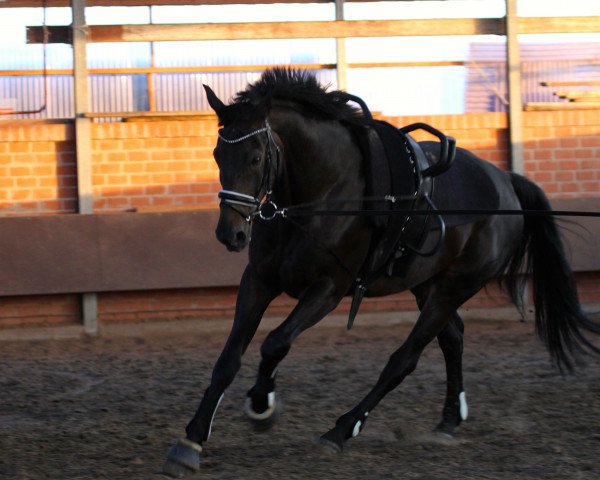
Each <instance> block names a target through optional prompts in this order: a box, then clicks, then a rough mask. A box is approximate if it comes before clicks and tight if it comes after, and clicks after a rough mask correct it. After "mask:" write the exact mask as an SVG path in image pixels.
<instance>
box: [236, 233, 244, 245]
mask: <svg viewBox="0 0 600 480" xmlns="http://www.w3.org/2000/svg"><path fill="white" fill-rule="evenodd" d="M235 239H236V240H237V241H238V242H239V243H244V242H245V241H246V234H245V233H244V232H237V233H236V234H235Z"/></svg>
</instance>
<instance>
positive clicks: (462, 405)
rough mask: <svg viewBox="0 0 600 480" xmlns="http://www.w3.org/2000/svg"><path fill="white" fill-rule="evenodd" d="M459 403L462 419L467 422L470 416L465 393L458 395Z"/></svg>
mask: <svg viewBox="0 0 600 480" xmlns="http://www.w3.org/2000/svg"><path fill="white" fill-rule="evenodd" d="M458 403H459V404H460V418H461V419H462V420H466V419H467V417H468V416H469V406H468V405H467V396H466V395H465V392H464V391H463V392H460V393H459V394H458Z"/></svg>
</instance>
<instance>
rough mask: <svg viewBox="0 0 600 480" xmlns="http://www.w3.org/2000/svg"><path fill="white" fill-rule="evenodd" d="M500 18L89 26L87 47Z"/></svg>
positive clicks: (439, 26)
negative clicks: (92, 43)
mask: <svg viewBox="0 0 600 480" xmlns="http://www.w3.org/2000/svg"><path fill="white" fill-rule="evenodd" d="M502 22H503V21H502V19H498V18H462V19H433V20H431V19H419V20H335V21H315V22H252V23H203V24H151V25H148V24H145V25H90V26H88V29H89V37H88V41H89V42H163V41H173V42H174V41H192V40H193V41H197V40H240V39H274V38H351V37H398V36H430V35H493V34H495V35H503V34H504V26H503V24H502ZM48 29H49V34H50V42H53V40H52V39H59V40H60V43H68V42H67V41H68V35H67V34H66V33H65V31H64V26H63V27H61V26H58V27H56V26H50V27H48ZM27 42H28V43H42V42H43V29H42V27H28V28H27Z"/></svg>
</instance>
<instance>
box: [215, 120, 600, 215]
mask: <svg viewBox="0 0 600 480" xmlns="http://www.w3.org/2000/svg"><path fill="white" fill-rule="evenodd" d="M265 132H266V134H267V152H266V154H267V164H266V166H265V171H264V173H263V177H262V179H261V184H260V187H259V189H258V192H257V194H256V195H255V196H252V195H248V194H245V193H240V192H235V191H232V190H221V191H220V192H219V193H218V197H219V198H220V199H221V204H223V205H226V206H228V207H230V208H232V209H233V210H235V211H236V212H237V213H239V214H240V215H241V216H243V217H244V219H245V220H246V221H247V222H248V223H250V222H251V221H252V219H253V218H254V217H256V216H258V217H259V218H260V219H261V220H266V221H269V220H273V219H275V218H276V217H278V216H279V217H282V218H291V217H309V216H356V217H359V216H360V217H366V216H380V215H387V216H395V215H417V216H425V215H431V214H432V211H431V210H415V209H407V208H401V209H393V210H373V209H353V210H346V209H341V210H326V209H323V210H321V209H318V207H321V206H326V205H332V204H338V205H344V204H349V203H365V202H367V203H368V202H390V203H391V204H392V205H393V204H395V203H397V202H402V201H408V200H414V196H413V195H385V196H375V197H359V198H350V199H343V200H333V201H332V200H328V201H322V202H311V203H304V204H299V205H291V206H288V207H283V208H278V207H277V205H276V204H275V202H274V201H273V200H272V196H273V183H274V182H275V178H276V177H277V174H278V171H279V162H280V149H279V146H278V145H277V143H276V142H275V140H274V139H273V132H272V130H271V126H270V125H269V122H267V121H266V120H265V126H264V127H262V128H259V129H257V130H254V131H253V132H250V133H248V134H246V135H243V136H241V137H238V138H234V139H230V138H226V137H224V136H223V134H222V133H221V132H220V131H219V133H218V135H219V139H220V140H222V141H223V142H225V143H228V144H235V143H240V142H243V141H244V140H247V139H249V138H252V137H254V136H256V135H260V134H261V133H265ZM273 148H274V149H275V153H276V159H275V162H276V165H275V175H273V178H271V165H272V154H271V152H272V150H273ZM265 185H266V193H265V197H264V198H263V199H262V200H261V199H260V198H259V195H260V192H261V190H263V187H265ZM238 205H239V206H243V207H249V208H251V209H252V210H251V212H250V213H249V214H248V215H246V214H244V213H243V212H241V211H239V210H238V209H237V208H236V206H238ZM433 213H435V214H436V215H490V216H491V215H503V216H516V215H521V216H526V217H543V216H557V217H600V211H581V210H506V209H504V210H486V209H469V210H465V209H445V210H439V209H434V212H433Z"/></svg>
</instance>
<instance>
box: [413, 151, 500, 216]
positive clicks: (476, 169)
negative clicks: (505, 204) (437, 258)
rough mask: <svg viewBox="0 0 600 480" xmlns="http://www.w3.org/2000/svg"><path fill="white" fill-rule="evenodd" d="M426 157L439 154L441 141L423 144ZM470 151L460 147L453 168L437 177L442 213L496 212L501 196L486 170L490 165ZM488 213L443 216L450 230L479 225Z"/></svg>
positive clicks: (435, 197)
mask: <svg viewBox="0 0 600 480" xmlns="http://www.w3.org/2000/svg"><path fill="white" fill-rule="evenodd" d="M419 144H420V145H421V147H422V148H423V150H424V151H425V152H426V154H427V155H428V156H429V155H437V152H438V150H439V144H438V143H437V142H420V143H419ZM484 162H485V161H484V160H481V159H479V158H477V157H476V156H475V155H473V154H472V153H471V152H469V151H468V150H465V149H462V148H457V149H456V159H455V161H454V163H453V165H452V167H451V168H450V169H449V170H448V171H446V172H444V173H442V174H441V175H438V176H437V177H435V186H434V190H433V203H434V205H435V206H436V207H437V208H438V209H439V210H496V209H498V205H499V203H500V196H499V193H498V190H497V188H496V185H495V184H494V182H493V181H492V179H491V178H490V175H489V174H488V172H487V171H486V169H487V168H489V166H487V165H485V163H484ZM485 217H486V215H485V214H470V215H443V218H444V222H445V223H446V227H447V228H451V227H456V226H459V225H464V224H467V223H472V222H476V221H478V220H481V219H483V218H485Z"/></svg>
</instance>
